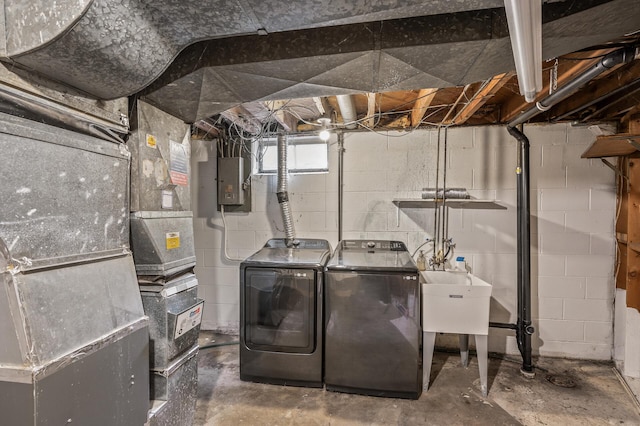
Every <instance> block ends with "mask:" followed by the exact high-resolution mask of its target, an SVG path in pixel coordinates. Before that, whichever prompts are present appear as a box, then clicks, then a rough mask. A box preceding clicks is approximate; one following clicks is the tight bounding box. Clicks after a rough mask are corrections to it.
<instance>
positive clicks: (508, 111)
mask: <svg viewBox="0 0 640 426" xmlns="http://www.w3.org/2000/svg"><path fill="white" fill-rule="evenodd" d="M613 50H614V49H598V50H594V51H591V52H585V55H588V56H587V58H589V59H584V60H578V61H576V63H575V64H574V65H573V66H571V67H570V68H568V69H567V70H565V71H561V72H559V73H558V74H559V75H558V81H557V83H558V87H562V86H564V85H565V84H566V83H567V82H569V81H571V80H573V79H574V78H575V77H576V76H578V75H580V74H582V73H583V72H584V71H586V70H587V69H589V68H591V67H592V66H593V65H595V64H596V63H598V61H600V59H601V58H602V57H603V56H605V55H606V54H608V53H610V52H612V51H613ZM548 94H549V79H547V82H546V84H545V85H544V86H543V87H542V90H541V91H540V92H539V93H538V95H537V96H536V98H535V100H534V101H533V102H532V103H529V102H527V101H525V100H524V97H523V96H513V97H512V98H511V99H508V100H507V101H506V102H505V103H504V104H503V105H502V120H501V121H502V122H504V123H507V122H509V121H511V120H513V119H514V118H516V117H517V116H518V115H519V114H520V113H522V112H523V111H524V110H526V109H528V108H529V107H531V105H534V104H535V103H536V102H539V101H540V100H542V99H544V98H545V97H547V96H548Z"/></svg>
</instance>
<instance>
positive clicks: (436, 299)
mask: <svg viewBox="0 0 640 426" xmlns="http://www.w3.org/2000/svg"><path fill="white" fill-rule="evenodd" d="M420 275H421V281H422V330H423V331H425V332H438V333H458V334H476V335H477V334H480V335H487V334H489V300H490V299H491V289H492V286H491V284H489V283H488V282H486V281H483V280H481V279H480V278H478V277H476V276H475V275H473V274H469V273H467V272H463V271H421V272H420Z"/></svg>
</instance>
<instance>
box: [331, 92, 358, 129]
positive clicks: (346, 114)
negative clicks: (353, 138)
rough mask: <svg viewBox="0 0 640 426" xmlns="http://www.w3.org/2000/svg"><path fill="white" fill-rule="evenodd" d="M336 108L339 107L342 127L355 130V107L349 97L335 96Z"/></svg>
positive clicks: (356, 116)
mask: <svg viewBox="0 0 640 426" xmlns="http://www.w3.org/2000/svg"><path fill="white" fill-rule="evenodd" d="M336 99H337V100H338V107H340V114H342V121H343V122H344V127H346V128H347V129H352V130H353V129H355V128H356V127H358V123H357V122H356V121H357V120H358V114H357V113H356V106H355V105H354V103H353V98H352V97H351V95H337V96H336Z"/></svg>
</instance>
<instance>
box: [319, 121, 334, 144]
mask: <svg viewBox="0 0 640 426" xmlns="http://www.w3.org/2000/svg"><path fill="white" fill-rule="evenodd" d="M318 123H320V125H321V126H322V130H320V133H318V137H319V138H320V140H322V141H324V142H326V141H328V140H329V138H330V137H331V132H329V125H330V124H331V120H330V119H328V118H318Z"/></svg>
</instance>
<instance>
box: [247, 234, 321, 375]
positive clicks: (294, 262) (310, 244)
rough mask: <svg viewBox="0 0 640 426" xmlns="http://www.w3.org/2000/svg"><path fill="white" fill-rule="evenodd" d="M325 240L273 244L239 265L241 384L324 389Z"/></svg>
mask: <svg viewBox="0 0 640 426" xmlns="http://www.w3.org/2000/svg"><path fill="white" fill-rule="evenodd" d="M330 255H331V246H330V244H329V243H328V242H327V241H326V240H316V239H298V240H296V245H294V246H293V247H292V248H288V247H287V246H286V244H285V240H284V239H272V240H269V241H267V243H266V244H265V246H264V247H263V248H262V249H260V250H259V251H258V252H257V253H255V254H254V255H252V256H251V257H249V258H248V259H246V260H245V261H244V262H242V264H241V265H240V300H241V302H240V379H242V380H249V381H255V382H263V383H273V384H282V385H293V386H308V387H322V352H323V346H322V342H323V338H322V334H323V333H322V331H323V322H322V312H323V309H322V292H323V277H324V268H325V266H326V264H327V261H328V260H329V257H330Z"/></svg>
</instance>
